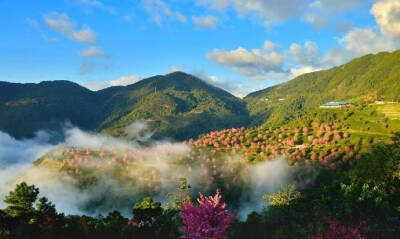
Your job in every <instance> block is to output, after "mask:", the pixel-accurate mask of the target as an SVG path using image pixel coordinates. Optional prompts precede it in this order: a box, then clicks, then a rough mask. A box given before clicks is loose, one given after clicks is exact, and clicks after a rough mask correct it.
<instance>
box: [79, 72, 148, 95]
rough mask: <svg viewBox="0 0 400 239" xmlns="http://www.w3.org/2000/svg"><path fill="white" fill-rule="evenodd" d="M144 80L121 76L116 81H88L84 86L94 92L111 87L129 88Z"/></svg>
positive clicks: (133, 76)
mask: <svg viewBox="0 0 400 239" xmlns="http://www.w3.org/2000/svg"><path fill="white" fill-rule="evenodd" d="M141 80H142V78H141V77H140V76H135V75H131V76H121V77H119V78H118V79H116V80H111V81H106V80H97V81H88V82H85V83H84V84H83V85H84V86H85V87H86V88H88V89H90V90H93V91H97V90H102V89H105V88H108V87H111V86H128V85H132V84H135V83H137V82H139V81H141Z"/></svg>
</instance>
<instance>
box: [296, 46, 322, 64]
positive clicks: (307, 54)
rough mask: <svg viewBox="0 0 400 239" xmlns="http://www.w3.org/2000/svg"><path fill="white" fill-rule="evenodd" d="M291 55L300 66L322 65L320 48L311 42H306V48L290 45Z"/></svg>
mask: <svg viewBox="0 0 400 239" xmlns="http://www.w3.org/2000/svg"><path fill="white" fill-rule="evenodd" d="M290 54H291V56H292V58H293V60H294V61H295V62H296V63H297V64H299V65H303V66H317V65H320V64H321V59H320V52H319V48H318V46H317V45H316V44H315V43H314V42H311V41H306V42H305V43H304V46H301V45H299V44H297V43H293V44H292V45H290Z"/></svg>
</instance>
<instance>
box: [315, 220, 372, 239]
mask: <svg viewBox="0 0 400 239" xmlns="http://www.w3.org/2000/svg"><path fill="white" fill-rule="evenodd" d="M361 231H368V227H366V226H364V224H363V223H360V224H359V226H355V227H351V226H348V225H345V224H343V223H340V222H338V221H330V222H329V225H328V227H327V229H326V231H325V232H324V233H323V234H319V235H317V236H316V237H312V239H337V238H340V239H364V238H365V237H364V236H362V234H361Z"/></svg>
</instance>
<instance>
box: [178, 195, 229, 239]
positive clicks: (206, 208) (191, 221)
mask: <svg viewBox="0 0 400 239" xmlns="http://www.w3.org/2000/svg"><path fill="white" fill-rule="evenodd" d="M221 199H222V196H221V193H220V191H217V193H216V194H215V196H209V197H205V196H203V195H202V194H200V197H199V198H198V199H197V202H198V203H199V205H198V206H195V205H193V204H192V203H184V204H183V208H182V212H181V218H182V221H183V224H184V226H183V227H182V231H183V232H184V235H183V236H182V238H183V239H225V238H226V231H227V230H228V228H229V226H230V225H231V223H232V221H233V220H234V219H235V217H236V214H235V213H233V214H230V213H229V212H228V210H227V208H226V207H227V205H226V203H223V202H222V201H221Z"/></svg>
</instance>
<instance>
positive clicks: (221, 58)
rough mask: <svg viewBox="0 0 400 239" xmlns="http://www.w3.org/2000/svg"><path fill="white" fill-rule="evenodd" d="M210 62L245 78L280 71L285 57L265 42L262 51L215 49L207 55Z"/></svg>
mask: <svg viewBox="0 0 400 239" xmlns="http://www.w3.org/2000/svg"><path fill="white" fill-rule="evenodd" d="M207 57H208V59H209V60H210V61H212V62H213V63H215V64H218V65H223V66H227V67H230V68H232V69H234V70H235V71H236V72H238V73H240V74H242V75H245V76H257V75H263V74H265V73H268V72H271V71H275V72H281V71H282V64H283V61H284V60H285V56H284V55H282V54H280V53H279V52H278V51H277V47H276V45H275V44H273V43H272V42H269V41H267V42H265V44H264V49H261V50H260V49H253V50H251V51H249V50H247V49H245V48H243V47H239V48H237V49H236V50H231V51H226V50H222V49H215V50H213V51H212V52H210V53H208V54H207Z"/></svg>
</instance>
